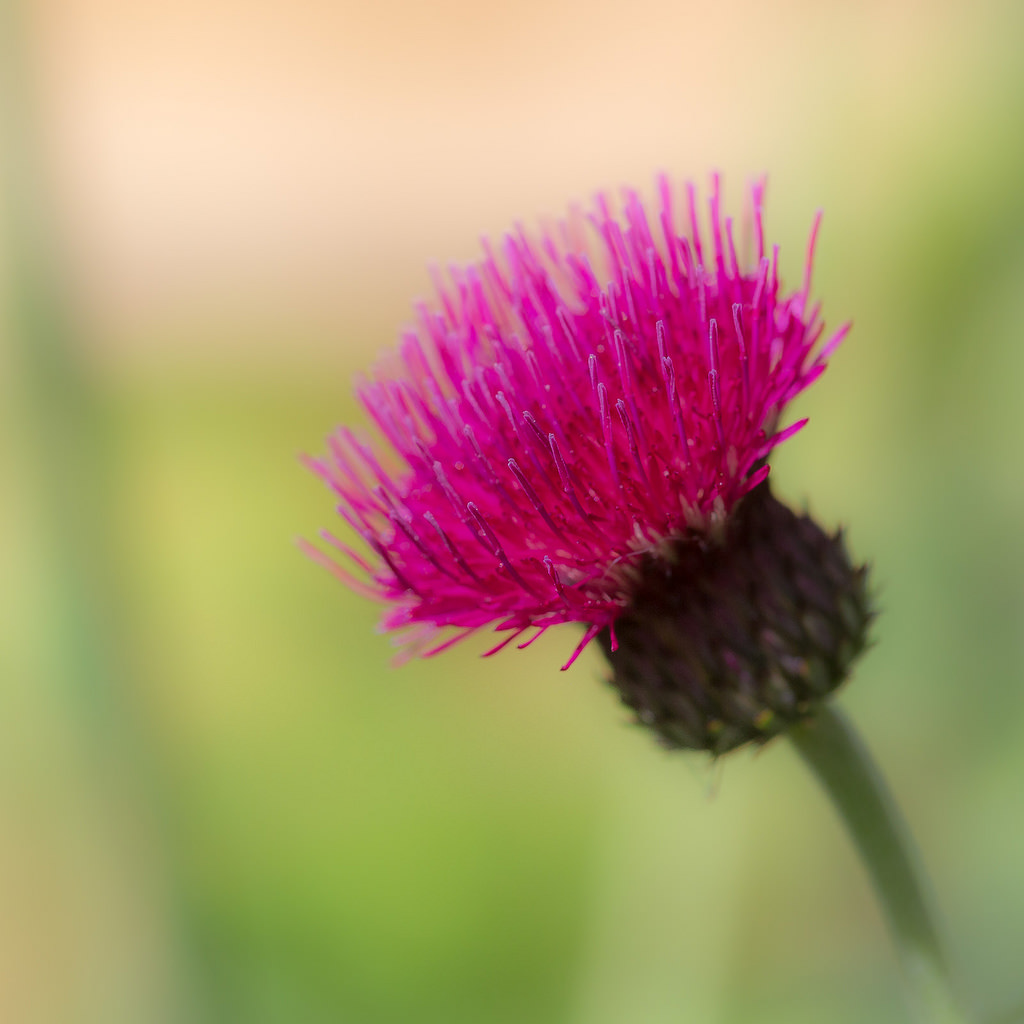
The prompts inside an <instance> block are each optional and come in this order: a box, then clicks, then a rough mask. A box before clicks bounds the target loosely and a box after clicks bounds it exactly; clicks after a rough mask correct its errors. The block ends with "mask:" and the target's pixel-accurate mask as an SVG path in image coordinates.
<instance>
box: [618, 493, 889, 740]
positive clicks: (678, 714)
mask: <svg viewBox="0 0 1024 1024" xmlns="http://www.w3.org/2000/svg"><path fill="white" fill-rule="evenodd" d="M872 617H873V615H872V611H871V605H870V599H869V595H868V589H867V567H866V566H856V565H854V564H853V563H852V562H851V561H850V558H849V556H848V554H847V552H846V548H845V545H844V543H843V537H842V533H841V532H840V533H836V534H834V535H829V534H828V533H826V532H825V531H824V530H822V529H821V527H820V526H818V525H817V523H815V522H814V520H813V519H811V518H810V517H809V516H807V515H802V516H799V515H796V514H795V513H793V512H792V511H791V510H790V509H788V508H787V507H786V506H785V505H783V504H782V503H781V502H779V501H777V500H776V499H775V497H774V496H773V495H772V494H771V492H770V490H769V487H768V483H767V481H766V482H765V483H763V484H761V485H760V486H758V487H757V488H755V490H754V491H752V492H751V493H750V494H749V495H748V496H747V498H746V499H745V500H744V501H743V502H742V503H741V505H740V506H739V507H738V508H737V509H736V511H735V512H734V514H733V515H732V516H731V517H730V520H729V522H728V524H727V528H726V530H725V533H724V536H723V537H722V539H721V541H720V542H715V541H713V540H712V539H711V538H710V537H708V536H707V535H694V536H693V537H691V538H676V539H674V540H671V541H669V542H667V544H666V545H665V546H664V547H663V548H662V549H660V550H659V551H658V552H657V553H654V554H651V555H649V556H647V557H646V558H645V560H644V561H643V562H642V563H641V564H640V565H639V566H638V567H637V579H636V582H635V589H634V591H633V598H632V603H631V605H630V607H629V608H628V609H627V610H626V611H625V612H624V613H623V614H622V615H620V616H619V618H618V619H616V621H615V623H614V627H609V628H605V629H604V630H602V632H601V633H600V634H599V637H598V639H599V642H600V643H601V646H602V647H603V648H604V652H605V654H606V655H607V657H608V660H609V662H610V664H611V668H612V677H611V681H612V683H613V685H614V686H615V687H616V689H618V691H619V693H620V694H621V696H622V700H623V701H624V702H625V703H626V704H627V705H628V706H629V707H630V708H632V709H633V710H634V711H635V712H636V714H637V717H638V719H639V721H640V722H641V723H643V724H644V725H647V726H649V727H650V728H651V729H653V730H654V731H655V732H656V733H657V734H658V736H659V738H660V739H661V740H662V742H663V743H664V744H665V745H667V746H669V747H689V748H693V749H698V750H707V751H710V752H712V753H713V754H716V755H718V754H724V753H726V752H727V751H729V750H733V749H734V748H736V747H739V746H741V745H742V744H744V743H749V742H755V743H764V742H765V741H767V740H769V739H770V738H771V737H772V736H775V735H776V734H778V733H780V732H783V731H785V730H786V729H787V728H788V727H789V726H791V725H793V724H794V723H796V722H799V721H802V720H804V719H806V718H808V717H810V716H813V714H814V710H815V708H816V707H817V706H818V704H819V703H820V702H821V701H823V700H825V699H826V698H827V697H828V696H829V694H831V693H832V692H833V691H834V690H835V689H836V687H838V686H839V685H840V684H841V683H842V682H843V680H844V679H846V677H847V675H848V674H849V672H850V668H851V666H852V665H853V662H854V661H855V660H856V658H857V657H858V655H859V654H860V653H861V652H862V651H863V650H864V647H865V645H866V643H867V632H868V626H869V624H870V622H871V619H872Z"/></svg>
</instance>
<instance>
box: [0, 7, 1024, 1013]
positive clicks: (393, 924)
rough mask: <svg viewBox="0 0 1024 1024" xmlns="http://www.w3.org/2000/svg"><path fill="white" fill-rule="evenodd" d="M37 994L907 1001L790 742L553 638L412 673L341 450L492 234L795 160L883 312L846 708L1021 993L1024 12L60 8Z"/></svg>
mask: <svg viewBox="0 0 1024 1024" xmlns="http://www.w3.org/2000/svg"><path fill="white" fill-rule="evenodd" d="M11 14H14V15H20V17H14V18H12V19H10V20H9V21H8V22H7V23H6V24H5V31H4V32H3V33H2V36H3V46H4V47H5V52H4V55H3V56H4V62H3V63H4V66H5V74H6V79H5V87H4V90H5V91H4V96H3V100H4V103H5V129H4V136H3V139H2V152H0V156H2V158H3V165H2V166H3V173H4V178H3V184H2V187H3V196H4V222H3V223H4V234H3V244H2V246H0V250H2V252H0V255H2V264H0V270H2V273H0V281H2V291H0V312H2V314H3V316H4V323H5V327H4V330H3V343H2V345H0V426H2V429H0V472H2V476H0V480H2V484H0V486H2V488H3V490H2V495H3V498H2V501H0V566H2V579H3V586H2V587H0V1019H3V1020H5V1021H12V1022H14V1021H17V1022H46V1024H50V1022H69V1024H79V1022H82V1024H85V1022H90V1024H91V1022H97V1024H119V1022H126V1024H129V1022H130V1024H134V1022H146V1024H159V1022H175V1024H177V1022H186V1024H187V1022H193V1021H195V1022H206V1021H209V1022H235V1021H237V1022H245V1024H271V1022H286V1021H287V1022H295V1024H299V1022H307V1021H308V1022H320V1021H332V1022H337V1021H341V1022H351V1024H391V1022H400V1024H434V1022H437V1024H463V1022H464V1024H470V1022H474V1024H476V1022H488V1024H490V1022H494V1024H520V1022H522V1024H525V1022H529V1024H546V1022H550V1024H622V1022H626V1021H628V1022H634V1021H635V1022H638V1024H660V1022H666V1024H667V1022H670V1021H671V1022H679V1021H693V1022H701V1024H705V1022H711V1024H739V1022H751V1024H769V1022H776V1021H777V1022H785V1024H801V1022H814V1024H818V1022H820V1021H823V1020H827V1021H829V1022H831V1024H843V1022H851V1024H852V1022H863V1021H865V1020H870V1021H877V1022H888V1021H893V1022H899V1021H904V1020H906V1019H907V1018H906V1015H905V1010H904V1008H903V1005H902V1002H901V996H900V990H899V979H898V977H897V975H896V967H895V957H894V955H893V951H892V949H891V947H890V944H889V940H888V937H887V935H886V934H885V931H884V927H883V923H882V921H881V918H880V915H879V912H878V911H877V909H876V907H875V905H874V903H873V900H872V896H871V894H870V891H869V889H868V886H867V882H866V880H865V877H864V875H863V872H862V870H861V867H860V865H859V864H858V863H857V862H856V860H855V859H854V856H853V854H852V852H851V851H850V849H849V848H848V846H847V843H846V840H845V836H844V835H843V834H842V833H841V831H840V828H839V825H838V823H837V821H836V820H835V818H834V816H833V814H832V812H831V809H830V808H829V807H828V806H827V805H826V803H825V801H824V799H823V798H822V796H821V795H820V793H819V792H818V791H817V789H816V788H815V784H814V782H813V780H811V779H810V778H809V777H808V776H807V775H806V773H805V772H804V771H803V769H802V767H801V766H800V765H799V764H798V762H797V760H796V758H795V757H794V755H793V752H792V751H791V750H790V749H788V747H787V745H786V744H785V743H784V742H778V743H775V744H773V745H771V746H770V747H769V748H768V749H766V750H764V751H763V752H761V753H758V754H756V755H755V754H751V753H741V754H739V755H737V756H733V757H731V758H729V759H728V760H727V761H726V762H725V763H723V764H720V765H719V766H717V767H716V768H714V769H712V768H711V767H710V766H709V765H708V764H707V763H706V762H705V761H704V760H702V759H701V758H699V757H687V756H680V755H673V756H669V755H667V754H665V753H664V752H662V751H661V750H660V749H658V748H657V747H656V746H655V745H654V744H653V743H652V742H651V740H650V739H648V737H647V736H645V735H643V734H642V733H640V732H639V730H637V729H635V728H632V727H630V726H629V725H628V724H627V716H626V714H625V713H624V711H623V710H622V709H620V708H619V706H618V705H617V704H616V701H615V700H614V698H613V696H612V694H611V693H610V691H609V690H608V688H607V687H606V686H605V685H604V684H603V683H602V682H601V674H602V669H601V666H600V664H599V662H598V659H597V657H596V655H595V654H594V653H593V652H590V653H588V654H587V656H585V657H584V658H583V659H581V660H580V662H578V663H577V665H576V666H575V667H574V669H573V670H572V671H571V672H570V673H568V674H566V675H562V674H561V673H559V671H558V666H559V665H560V664H561V662H562V661H563V660H564V658H565V657H566V654H567V652H568V651H569V650H571V648H572V646H574V644H575V642H576V636H575V634H574V633H573V632H572V631H571V630H566V631H564V632H556V633H555V634H554V635H552V634H549V635H548V636H547V637H545V639H544V640H543V641H541V642H539V643H537V644H536V645H535V646H534V647H532V648H531V649H530V650H529V651H526V652H522V653H517V652H514V651H511V652H506V653H504V654H503V655H502V656H500V657H498V658H496V659H493V660H489V661H486V662H482V661H480V660H478V659H477V658H476V656H475V654H476V652H478V651H479V650H481V649H482V648H483V641H481V643H480V644H478V645H476V647H475V649H470V647H469V646H466V647H464V648H461V649H459V650H456V651H453V652H450V653H448V654H446V655H445V656H443V657H441V658H438V659H436V660H433V661H428V662H419V663H412V664H409V665H407V666H405V667H403V668H401V669H397V670H396V669H393V668H391V667H390V666H389V661H390V658H391V655H392V651H391V648H390V646H389V642H388V640H387V638H385V637H382V636H379V635H378V634H376V633H375V631H374V623H375V620H376V616H377V609H376V608H374V607H372V606H369V605H368V604H367V603H365V602H363V601H361V600H360V599H358V598H355V597H353V596H351V595H349V594H348V593H346V592H345V591H344V590H343V589H341V588H340V587H339V586H338V585H337V584H336V583H335V582H334V581H333V580H332V579H331V578H330V577H329V576H328V575H327V574H326V573H324V572H322V571H321V570H319V569H318V568H317V567H315V566H314V565H312V564H310V563H309V562H308V561H307V560H305V559H304V558H303V557H302V556H301V555H300V554H299V553H298V551H297V550H296V548H295V546H294V544H293V540H294V538H295V537H296V536H300V535H303V536H312V535H314V534H315V531H316V530H317V529H318V528H319V527H320V526H323V525H329V524H331V521H332V511H331V510H332V501H331V497H330V495H329V494H328V493H327V492H326V491H325V490H324V489H323V488H322V487H321V486H320V485H319V484H318V482H317V481H316V480H314V479H313V478H312V477H311V475H310V474H308V473H306V472H305V471H303V470H302V469H301V468H300V466H299V465H298V462H297V455H298V454H299V453H301V452H304V451H312V452H316V451H319V450H321V447H322V444H323V440H322V439H323V437H324V436H325V435H326V434H327V433H328V432H329V431H330V430H331V429H332V428H333V427H334V426H335V425H336V424H338V423H339V422H343V421H346V420H350V419H351V418H353V417H356V416H357V413H356V411H355V409H354V406H353V403H352V400H351V398H350V380H351V377H352V375H353V374H354V373H355V372H357V371H358V370H359V369H360V368H361V367H364V366H366V365H367V363H368V362H369V361H370V360H371V358H372V355H373V353H374V352H375V351H376V350H378V349H379V348H381V347H383V346H386V345H388V344H389V343H390V342H391V340H392V339H393V338H394V337H395V336H396V333H397V332H398V330H399V329H400V327H401V326H402V324H403V323H404V322H406V320H407V319H408V317H409V310H410V303H411V301H412V300H413V299H414V298H415V297H416V296H417V295H420V294H425V293H426V292H427V291H428V280H429V279H428V276H427V273H426V270H425V268H426V266H427V265H428V263H429V261H430V260H438V261H439V262H440V263H442V264H443V263H445V262H446V261H448V260H449V259H456V260H461V259H465V258H468V257H471V256H472V255H473V254H474V253H475V252H476V247H477V242H476V239H477V236H478V234H479V233H481V232H487V233H491V234H495V233H498V232H500V231H501V230H502V229H503V228H504V227H506V226H507V225H508V224H510V223H511V222H512V221H513V220H514V219H516V218H520V217H521V218H523V219H525V220H527V221H529V220H531V219H532V218H534V217H535V216H541V215H553V214H557V213H558V212H560V211H561V210H562V208H563V207H564V205H565V203H566V202H567V201H568V200H570V199H582V198H586V197H587V196H588V195H589V194H590V193H591V192H592V191H593V190H594V189H596V188H598V187H615V186H617V185H618V184H623V183H629V184H636V185H641V186H645V187H646V186H648V185H649V183H651V181H652V179H653V175H654V173H655V172H656V171H657V170H659V169H665V170H668V171H669V172H671V173H672V174H673V175H675V176H677V177H683V176H687V175H689V176H693V177H695V178H697V179H698V180H700V181H704V180H706V176H707V174H708V172H709V171H710V170H711V169H712V168H715V167H717V168H719V169H721V170H722V171H723V173H724V175H725V178H726V186H727V196H728V198H729V201H730V205H731V206H732V207H733V208H734V209H735V208H736V207H737V206H738V204H739V203H740V201H741V197H742V187H743V183H744V181H745V180H746V178H747V177H748V176H749V175H751V174H753V173H757V172H760V171H767V172H769V174H770V189H769V207H768V223H769V233H770V236H771V237H772V238H773V239H776V240H778V241H779V242H780V243H781V244H782V246H783V270H784V275H785V276H786V278H787V279H788V280H789V281H790V282H795V281H797V280H798V279H799V276H800V273H801V269H802V261H803V247H804V240H805V236H806V231H807V229H808V226H809V224H810V221H811V217H812V215H813V211H814V210H815V209H816V208H817V207H818V206H823V207H825V209H826V219H825V225H824V230H823V234H822V237H821V243H820V247H819V260H818V265H817V270H816V292H817V294H818V295H819V296H820V297H821V298H822V299H823V301H824V303H825V310H826V316H827V319H828V321H829V323H830V324H831V325H833V326H836V325H838V324H839V323H841V322H842V321H843V320H844V319H847V318H852V319H853V321H854V330H853V333H852V334H851V336H850V338H849V340H848V342H847V343H846V345H845V347H844V348H843V349H842V350H841V351H840V352H839V354H838V355H837V356H836V357H835V359H834V362H833V365H832V367H831V369H830V370H829V372H828V373H827V374H826V376H825V377H824V378H823V379H822V381H821V382H820V384H818V385H816V386H815V388H814V389H813V391H812V393H809V394H807V395H805V396H803V397H802V398H801V399H800V401H799V403H798V408H797V409H796V410H795V411H794V415H809V416H810V417H811V421H812V422H811V425H810V427H809V428H808V429H807V430H806V431H804V432H803V433H802V434H800V435H799V437H798V438H796V439H794V440H793V441H791V442H789V443H788V444H787V445H786V446H785V450H784V451H782V452H780V454H779V456H778V458H777V460H776V463H775V468H774V472H773V478H774V479H775V481H776V486H777V488H778V489H779V490H780V492H781V493H782V494H783V495H784V496H786V497H788V498H789V499H790V500H792V501H794V502H796V503H803V502H806V503H807V504H808V505H809V507H810V508H812V509H813V510H814V512H815V513H816V514H817V515H818V517H819V518H820V520H821V521H823V522H824V523H826V524H838V523H844V524H847V525H848V527H849V538H850V542H851V545H852V547H853V549H854V551H855V552H856V553H857V554H858V555H859V556H861V557H863V558H868V559H870V560H871V561H872V562H873V564H874V567H875V569H874V572H875V579H876V583H877V587H878V589H879V593H880V602H881V605H882V607H883V609H884V614H883V616H882V618H881V619H880V621H879V623H878V628H877V631H876V640H877V646H876V647H875V648H874V649H873V650H871V651H870V653H869V654H868V655H867V656H866V657H865V658H864V660H863V662H862V663H861V665H860V667H859V669H858V671H857V674H856V678H855V679H854V680H853V681H852V683H851V684H850V685H849V687H848V689H847V690H846V691H844V692H843V694H842V697H841V700H842V703H843V705H844V706H845V707H846V708H847V709H848V711H849V712H850V713H851V715H852V716H853V717H854V719H855V720H856V721H857V723H858V724H859V725H860V726H861V727H862V729H863V731H864V733H865V735H866V737H867V739H868V741H869V742H870V744H871V745H872V746H873V748H874V749H875V751H876V753H877V755H878V757H879V759H880V761H881V762H882V764H883V766H884V768H885V769H886V771H887V772H888V774H889V776H890V779H891V782H892V784H893V786H894V788H895V790H896V792H897V794H898V796H899V798H900V800H901V802H902V804H903V806H904V808H905V810H906V812H907V815H908V817H909V819H910V821H911V824H912V826H913V828H914V830H915V832H916V835H917V838H918V840H919V842H920V845H921V846H922V847H923V849H924V851H925V856H926V860H927V863H928V865H929V867H930V869H931V873H932V875H933V878H934V881H935V887H936V889H937V890H938V894H939V897H940V899H941V902H942V905H943V907H944V909H945V911H946V914H947V917H948V920H949V923H950V926H951V930H952V933H953V936H954V941H955V945H956V948H957V950H958V952H959V953H960V955H961V956H962V958H963V961H964V965H965V973H966V978H967V983H968V988H969V990H970V992H971V993H972V995H973V996H974V998H975V999H976V1000H977V1001H978V1002H979V1003H980V1004H981V1005H983V1006H986V1007H989V1008H993V1009H998V1008H999V1007H1003V1006H1006V1005H1009V1004H1010V1003H1012V1002H1014V1001H1015V1000H1017V999H1019V998H1020V996H1021V995H1022V994H1024V969H1022V965H1024V795H1022V793H1024V785H1022V783H1024V777H1022V773H1024V686H1022V675H1024V641H1022V637H1024V577H1022V571H1024V530H1022V527H1021V524H1022V522H1024V472H1022V465H1021V463H1022V456H1021V451H1022V445H1024V401H1022V385H1024V189H1022V187H1021V183H1022V181H1024V131H1022V125H1024V62H1022V61H1021V59H1020V51H1021V44H1022V43H1024V17H1022V6H1021V5H1020V4H1019V3H1016V2H1012V0H1011V2H1006V3H995V2H989V3H980V4H970V5H969V4H966V3H963V4H954V3H926V2H923V0H918V2H915V0H895V2H892V3H882V2H879V0H874V2H869V3H864V4H860V5H856V6H855V5H852V4H851V5H844V4H839V3H835V4H820V3H817V4H811V3H803V2H790V3H784V4H781V5H763V4H755V3H753V2H748V3H740V2H726V3H722V4H718V5H709V4H705V5H696V4H689V3H668V2H664V0H636V2H634V3H632V4H630V5H628V6H627V7H623V5H622V4H620V3H612V2H611V0H554V2H551V3H549V2H541V0H527V2H523V3H517V4H514V5H513V4H499V5H485V4H479V3H470V2H468V0H443V2H441V3H439V4H434V5H429V6H428V5H419V4H413V3H403V2H401V0H386V2H381V3H379V4H375V5H373V6H372V7H364V6H363V5H359V4H356V3H354V2H352V0H345V2H343V3H328V2H327V0H311V2H308V3H304V4H300V5H293V4H287V3H283V2H278V0H267V2H265V3H259V4H244V5H243V4H238V3H231V2H228V0H213V3H200V2H199V0H184V2H183V3H177V4H175V5H169V4H167V5H134V4H131V3H129V2H128V0H52V2H50V0H43V2H38V3H35V2H34V3H31V4H23V5H22V6H21V8H20V10H19V9H17V8H15V7H12V6H8V7H7V8H5V15H11Z"/></svg>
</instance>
